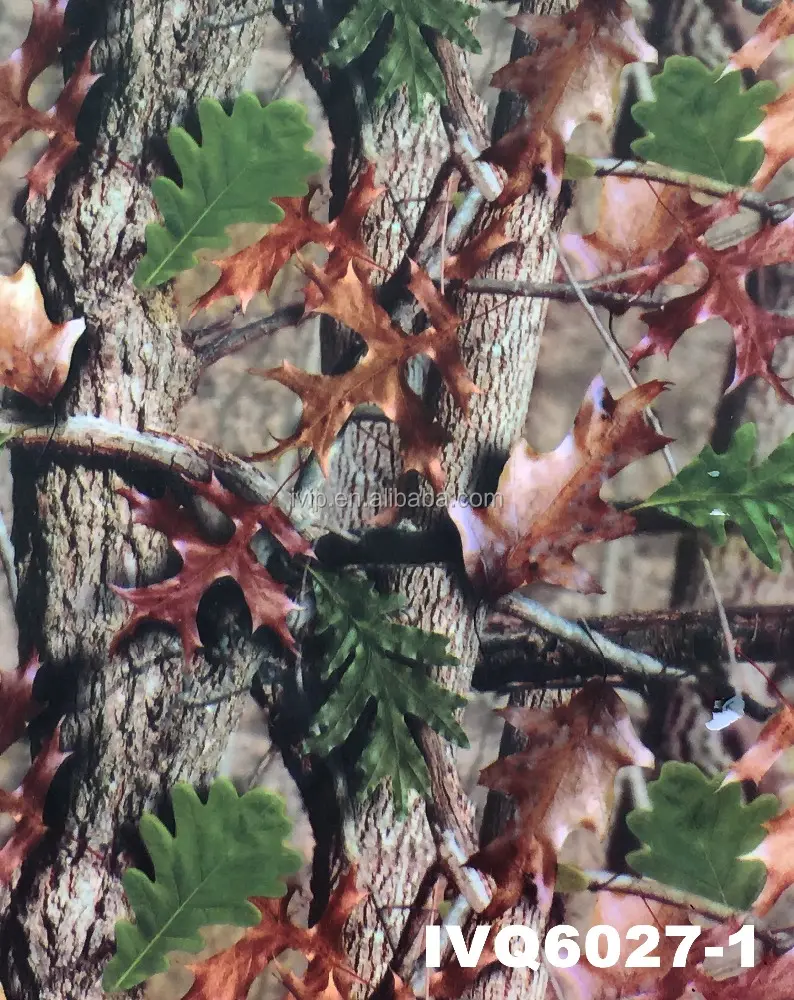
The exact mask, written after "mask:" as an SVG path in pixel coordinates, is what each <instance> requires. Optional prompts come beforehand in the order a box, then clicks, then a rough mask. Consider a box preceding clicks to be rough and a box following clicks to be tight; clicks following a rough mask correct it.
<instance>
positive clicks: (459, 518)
mask: <svg viewBox="0 0 794 1000" xmlns="http://www.w3.org/2000/svg"><path fill="white" fill-rule="evenodd" d="M664 388H665V384H664V383H663V382H658V381H653V382H648V383H646V384H645V385H641V386H639V387H638V388H636V389H633V390H632V391H631V392H627V393H626V394H625V395H623V396H621V397H620V398H619V399H617V400H615V399H613V398H612V396H611V395H610V393H609V390H608V389H607V388H606V386H605V385H604V382H603V380H602V379H601V378H597V379H595V380H594V381H593V383H592V384H591V386H590V388H589V390H588V392H587V395H586V397H585V399H584V402H583V403H582V405H581V407H580V408H579V412H578V413H577V415H576V418H575V420H574V425H573V430H572V431H571V432H570V433H569V434H568V436H567V437H566V438H565V440H564V441H563V442H562V443H561V444H560V445H559V446H558V447H557V448H556V449H555V450H554V451H553V452H549V453H547V454H542V455H540V454H538V453H537V452H534V451H533V450H532V449H531V448H530V447H529V445H528V444H527V443H526V442H525V441H519V442H518V443H517V444H516V445H515V447H514V448H513V450H512V452H511V453H510V457H509V458H508V460H507V464H506V465H505V467H504V469H503V470H502V475H501V476H500V478H499V485H498V488H497V496H496V503H495V504H494V505H492V506H491V507H486V508H473V507H470V506H464V505H463V504H461V503H460V502H459V501H453V503H451V504H450V505H449V514H450V517H451V518H452V520H453V521H454V522H455V525H456V527H457V529H458V532H459V534H460V537H461V542H462V545H463V558H464V562H465V566H466V572H467V573H468V575H469V578H470V579H471V580H472V582H473V583H474V585H475V586H476V587H477V588H478V589H480V590H482V591H484V592H485V593H487V594H488V595H489V596H490V597H497V596H501V595H502V594H506V593H509V592H510V591H511V590H515V589H516V588H517V587H521V586H523V585H524V584H528V583H533V582H538V581H544V582H546V583H552V584H557V585H560V586H564V587H568V588H570V589H573V590H579V591H581V592H583V593H593V592H596V593H597V592H599V590H600V588H599V587H598V584H597V583H596V582H595V580H593V578H592V577H591V576H590V574H589V573H588V572H587V571H586V570H585V569H583V568H582V567H581V566H580V565H578V564H577V563H576V562H575V560H574V558H573V553H574V550H575V549H576V548H577V547H578V546H579V545H582V544H584V543H585V542H599V541H609V540H611V539H614V538H621V537H622V536H623V535H628V534H631V532H632V531H633V530H634V525H635V521H634V518H633V517H632V516H631V515H630V514H627V513H624V512H621V511H618V510H616V509H615V508H614V507H610V506H609V504H607V503H605V502H604V501H603V500H601V498H600V496H599V494H600V491H601V487H602V486H603V485H604V483H605V482H606V480H607V479H610V478H611V477H612V476H614V475H616V474H617V473H618V472H620V470H621V469H623V468H625V467H626V466H627V465H628V464H629V463H630V462H633V461H635V460H636V459H638V458H642V457H643V456H645V455H650V454H651V453H652V452H654V451H658V450H659V449H660V448H662V447H664V445H665V444H667V442H668V440H669V439H668V438H665V437H662V436H661V435H659V434H657V433H656V432H655V431H654V430H652V429H651V428H650V427H649V426H648V424H647V423H646V422H645V419H644V416H643V411H644V409H645V407H646V406H648V405H649V403H651V402H652V401H653V400H654V399H655V398H656V397H657V396H658V395H659V393H660V392H662V391H663V390H664Z"/></svg>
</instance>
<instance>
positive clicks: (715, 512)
mask: <svg viewBox="0 0 794 1000" xmlns="http://www.w3.org/2000/svg"><path fill="white" fill-rule="evenodd" d="M711 516H712V517H727V516H728V515H727V514H726V513H725V511H724V510H720V509H719V507H715V508H714V510H713V511H711Z"/></svg>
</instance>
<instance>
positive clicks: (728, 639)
mask: <svg viewBox="0 0 794 1000" xmlns="http://www.w3.org/2000/svg"><path fill="white" fill-rule="evenodd" d="M551 240H552V243H553V244H554V248H555V250H556V251H557V257H558V259H559V261H560V265H561V266H562V269H563V271H564V272H565V276H566V278H567V279H568V281H570V283H571V285H572V286H573V288H574V291H575V292H576V295H577V298H578V299H579V301H580V302H581V303H582V308H583V309H584V310H585V312H586V313H587V315H588V316H589V317H590V319H591V321H592V323H593V325H594V326H595V328H596V330H598V332H599V334H600V335H601V339H602V340H603V341H604V343H605V344H606V347H607V349H608V350H609V353H610V354H611V355H612V357H613V358H614V360H615V363H616V364H617V366H618V369H619V370H620V372H621V374H622V375H623V377H624V378H625V380H626V381H627V382H628V384H629V385H630V386H631V387H632V389H636V388H637V387H638V385H639V383H638V382H637V380H636V378H635V377H634V374H633V372H632V370H631V368H630V367H629V363H628V361H627V360H626V355H625V354H624V353H623V349H622V347H621V346H620V344H619V343H618V342H617V340H616V339H615V336H614V334H613V333H612V332H611V331H610V330H608V329H607V328H606V327H605V326H604V324H603V323H602V322H601V320H600V318H599V316H598V313H597V312H596V311H595V309H594V308H593V306H592V305H591V303H590V302H589V301H588V299H587V296H586V295H585V293H584V290H583V289H582V287H581V285H580V284H579V283H578V281H577V280H576V278H575V277H574V274H573V271H572V270H571V266H570V264H569V263H568V261H567V260H566V258H565V254H564V253H563V251H562V247H561V246H560V241H559V239H558V238H557V234H556V233H555V232H553V231H552V233H551ZM645 414H646V419H647V421H648V423H649V424H650V426H651V427H653V429H654V430H655V431H656V433H657V434H660V435H662V436H664V431H663V430H662V425H661V423H660V422H659V418H658V417H657V416H656V414H655V413H654V412H653V410H651V408H650V407H646V410H645ZM662 454H663V455H664V460H665V462H666V463H667V468H668V469H669V470H670V473H671V475H672V476H674V477H675V476H677V475H678V472H679V468H678V463H677V462H676V460H675V457H674V456H673V453H672V451H671V450H670V446H669V445H665V446H664V448H663V449H662ZM698 551H699V552H700V561H701V563H702V564H703V569H704V571H705V574H706V580H707V582H708V585H709V588H710V589H711V593H712V595H713V597H714V601H715V603H716V605H717V613H718V614H719V619H720V626H721V628H722V634H723V636H724V638H725V646H726V651H727V654H728V662H729V663H730V665H731V667H735V666H736V642H735V640H734V638H733V635H732V633H731V627H730V624H729V622H728V615H727V613H726V611H725V603H724V601H723V600H722V594H721V593H720V589H719V586H718V584H717V578H716V577H715V576H714V570H713V569H712V566H711V563H710V562H709V558H708V556H707V555H706V553H705V551H704V549H703V548H702V546H700V547H699V549H698Z"/></svg>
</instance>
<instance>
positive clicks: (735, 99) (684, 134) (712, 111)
mask: <svg viewBox="0 0 794 1000" xmlns="http://www.w3.org/2000/svg"><path fill="white" fill-rule="evenodd" d="M723 74H724V75H723ZM651 83H652V85H653V92H654V96H655V98H656V99H655V100H653V101H638V102H637V104H635V105H634V106H633V107H632V109H631V113H632V116H633V118H634V120H635V121H636V122H637V124H638V125H641V126H642V127H643V128H644V129H645V130H646V131H647V132H648V133H649V134H648V135H646V136H644V137H643V138H641V139H635V140H634V142H633V143H632V144H631V148H632V150H633V151H634V153H635V155H636V156H638V157H641V158H642V159H645V160H650V161H652V162H654V163H661V164H663V165H664V166H667V167H672V168H674V169H676V170H684V171H686V172H687V173H692V174H700V175H701V176H702V177H711V178H714V179H715V180H719V181H724V182H725V183H726V184H735V185H739V186H743V185H745V184H748V183H749V182H750V181H751V180H752V179H753V177H754V176H755V175H756V174H757V173H758V170H759V168H760V167H761V163H762V161H763V159H764V147H763V145H762V144H761V143H760V142H758V141H757V140H755V139H746V138H745V136H747V135H748V134H749V133H750V132H752V131H753V130H754V129H755V128H757V127H758V126H759V125H760V124H761V122H762V121H763V120H764V114H765V112H764V111H763V105H765V104H769V102H770V101H773V100H774V99H775V97H776V96H777V87H776V86H775V84H774V83H772V82H771V81H768V80H764V81H761V82H760V83H756V84H754V85H753V86H752V87H750V89H749V90H744V89H743V85H742V74H741V73H740V72H739V71H738V70H734V71H732V72H730V73H725V67H724V66H719V67H717V69H715V70H710V69H708V67H706V66H704V65H703V63H702V62H700V60H699V59H694V58H693V57H691V56H670V58H669V59H667V60H666V61H665V64H664V69H663V70H662V72H661V73H659V74H657V75H656V76H655V77H653V79H652V81H651Z"/></svg>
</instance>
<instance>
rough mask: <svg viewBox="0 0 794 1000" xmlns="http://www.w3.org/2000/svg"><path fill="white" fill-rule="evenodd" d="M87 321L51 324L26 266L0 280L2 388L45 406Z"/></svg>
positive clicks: (56, 390)
mask: <svg viewBox="0 0 794 1000" xmlns="http://www.w3.org/2000/svg"><path fill="white" fill-rule="evenodd" d="M84 330H85V320H83V319H72V320H69V321H68V322H67V323H51V322H50V321H49V320H48V319H47V313H46V312H45V311H44V299H43V297H42V294H41V290H40V289H39V286H38V284H37V283H36V276H35V274H34V273H33V268H32V267H31V266H30V264H23V265H22V267H21V268H20V269H19V270H18V271H17V273H16V274H13V275H11V276H10V277H5V276H0V385H5V386H8V388H9V389H14V390H15V391H16V392H21V393H22V394H23V395H24V396H27V397H28V398H29V399H32V400H33V402H34V403H38V404H39V405H41V406H45V405H46V404H48V403H51V402H52V400H53V399H54V398H55V396H57V395H58V393H59V392H60V391H61V389H62V388H63V384H64V382H65V381H66V376H67V375H68V374H69V365H70V364H71V360H72V351H73V350H74V345H75V343H76V342H77V340H78V339H79V337H81V336H82V334H83V331H84Z"/></svg>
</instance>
